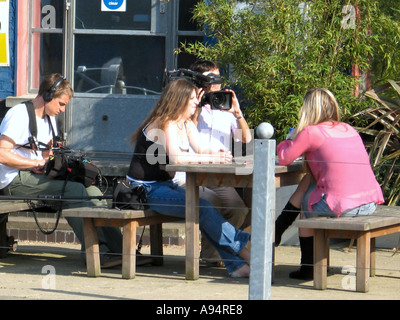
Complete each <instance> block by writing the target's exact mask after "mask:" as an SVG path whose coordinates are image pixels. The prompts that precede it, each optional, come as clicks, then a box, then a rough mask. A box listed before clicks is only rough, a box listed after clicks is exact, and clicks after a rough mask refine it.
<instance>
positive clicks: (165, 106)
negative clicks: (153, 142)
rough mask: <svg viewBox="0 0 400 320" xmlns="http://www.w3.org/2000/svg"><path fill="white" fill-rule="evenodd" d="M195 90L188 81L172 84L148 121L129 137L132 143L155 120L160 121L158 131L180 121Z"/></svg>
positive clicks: (164, 92) (176, 81)
mask: <svg viewBox="0 0 400 320" xmlns="http://www.w3.org/2000/svg"><path fill="white" fill-rule="evenodd" d="M193 90H196V91H197V87H196V86H195V85H194V84H193V83H192V82H190V81H188V80H186V79H178V80H175V81H172V82H170V83H169V84H168V85H167V86H166V88H165V89H164V91H163V93H162V94H161V97H160V99H159V100H158V102H157V104H156V106H155V107H154V109H153V110H152V111H151V112H150V114H149V115H148V117H147V118H146V120H144V121H143V122H142V124H141V125H140V126H139V128H138V129H137V130H136V131H135V133H134V134H133V135H131V136H130V137H129V140H130V142H131V143H132V144H134V143H135V141H137V139H138V137H139V135H140V133H141V131H142V130H143V128H144V127H145V126H146V125H147V124H149V123H151V122H153V121H155V120H157V121H158V129H160V130H164V129H165V126H166V125H167V123H168V122H170V121H175V120H178V119H179V117H180V116H181V115H182V114H183V113H184V112H185V110H186V108H187V105H188V103H189V100H190V98H191V96H192V93H193Z"/></svg>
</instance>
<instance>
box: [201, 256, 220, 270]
mask: <svg viewBox="0 0 400 320" xmlns="http://www.w3.org/2000/svg"><path fill="white" fill-rule="evenodd" d="M200 265H201V266H203V267H209V268H225V265H224V263H223V262H222V261H221V260H210V259H207V258H202V259H200Z"/></svg>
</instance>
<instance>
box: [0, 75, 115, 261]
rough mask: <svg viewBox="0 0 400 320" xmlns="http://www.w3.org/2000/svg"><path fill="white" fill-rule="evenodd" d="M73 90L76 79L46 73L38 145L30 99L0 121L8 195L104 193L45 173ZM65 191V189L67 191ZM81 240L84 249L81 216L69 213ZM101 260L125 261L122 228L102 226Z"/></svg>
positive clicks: (0, 182)
mask: <svg viewBox="0 0 400 320" xmlns="http://www.w3.org/2000/svg"><path fill="white" fill-rule="evenodd" d="M72 96H73V89H72V86H71V84H70V83H69V82H68V81H67V80H66V79H65V78H64V77H63V76H61V75H60V74H52V75H50V76H47V77H45V78H44V79H43V81H42V82H41V84H40V86H39V92H38V95H37V96H36V97H35V99H34V100H33V101H32V104H33V110H34V113H35V116H36V124H37V138H36V140H37V142H38V143H37V145H38V146H48V147H47V148H40V147H39V148H36V145H35V147H32V140H31V139H32V135H31V132H30V126H29V122H30V121H29V115H28V111H27V106H26V104H25V103H21V104H18V105H16V106H14V107H12V108H11V109H10V110H9V111H8V112H7V113H6V115H5V117H4V119H3V121H2V122H1V125H0V189H1V191H2V192H3V194H5V195H13V196H28V197H31V196H36V195H56V196H59V195H61V194H64V196H65V197H68V198H72V197H74V198H77V199H82V198H83V199H84V198H85V197H87V196H101V195H102V193H101V191H100V190H99V189H98V188H97V187H95V186H89V187H87V188H85V186H84V185H83V184H81V183H79V182H72V181H68V182H67V183H66V184H65V181H63V180H51V179H49V178H48V177H47V176H46V175H44V174H43V169H44V166H45V164H46V161H47V160H48V159H49V155H50V153H51V146H52V145H53V139H54V137H55V136H56V135H57V131H56V130H57V127H56V121H55V116H57V115H58V114H60V113H61V112H65V108H66V105H67V104H68V102H69V101H70V99H71V98H72ZM63 191H64V192H63ZM104 204H105V200H98V199H91V200H90V201H89V200H80V201H77V200H70V201H66V200H64V201H63V203H62V207H63V208H76V207H83V206H85V207H86V206H98V205H104ZM66 219H67V221H68V223H69V224H70V225H71V227H72V229H73V230H74V232H75V234H76V236H77V237H78V239H79V241H80V242H81V244H82V250H83V252H84V248H83V247H84V240H83V239H84V238H83V222H82V219H81V218H66ZM99 243H100V251H101V253H102V254H101V258H100V261H101V264H102V267H103V268H107V267H113V266H116V265H119V264H121V255H115V253H121V252H122V235H121V231H120V230H119V229H118V228H99Z"/></svg>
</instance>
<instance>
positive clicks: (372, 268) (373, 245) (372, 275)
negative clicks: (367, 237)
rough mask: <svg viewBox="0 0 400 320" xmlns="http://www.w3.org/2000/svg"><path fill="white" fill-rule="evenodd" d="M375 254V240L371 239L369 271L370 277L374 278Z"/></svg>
mask: <svg viewBox="0 0 400 320" xmlns="http://www.w3.org/2000/svg"><path fill="white" fill-rule="evenodd" d="M375 252H376V247H375V238H372V239H371V262H370V263H371V271H370V276H371V277H375V270H376V264H375V263H376V259H375Z"/></svg>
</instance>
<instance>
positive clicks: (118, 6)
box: [101, 0, 126, 11]
mask: <svg viewBox="0 0 400 320" xmlns="http://www.w3.org/2000/svg"><path fill="white" fill-rule="evenodd" d="M101 11H126V0H102V2H101Z"/></svg>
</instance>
